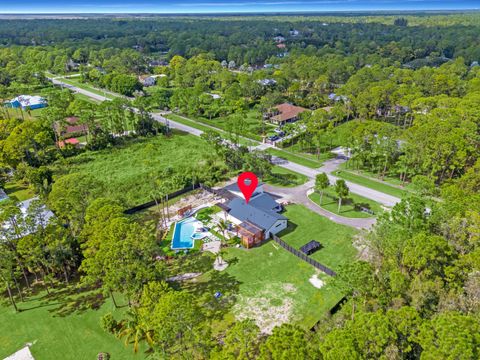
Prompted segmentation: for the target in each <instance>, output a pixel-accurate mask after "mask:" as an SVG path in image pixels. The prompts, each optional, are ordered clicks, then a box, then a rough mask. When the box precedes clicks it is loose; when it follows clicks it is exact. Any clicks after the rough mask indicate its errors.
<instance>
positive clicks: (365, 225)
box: [263, 180, 376, 229]
mask: <svg viewBox="0 0 480 360" xmlns="http://www.w3.org/2000/svg"><path fill="white" fill-rule="evenodd" d="M313 185H314V181H313V180H310V181H308V182H307V183H305V184H303V185H300V186H297V187H294V188H284V187H277V186H272V185H268V184H264V185H263V187H264V189H265V191H267V192H270V193H272V194H275V195H279V196H281V197H282V198H284V199H285V200H288V201H291V202H295V203H297V204H302V205H304V206H305V207H307V208H308V209H310V210H312V211H314V212H316V213H317V214H319V215H321V216H323V217H326V218H328V219H330V220H331V221H333V222H335V223H337V224H342V225H346V226H350V227H354V228H357V229H369V228H370V227H371V226H372V225H373V224H375V222H376V219H375V218H348V217H344V216H340V215H336V214H334V213H331V212H330V211H327V210H325V209H324V208H322V207H320V206H319V205H317V204H316V203H314V202H313V201H312V200H310V198H309V197H308V195H307V194H308V192H309V190H310V189H312V188H313Z"/></svg>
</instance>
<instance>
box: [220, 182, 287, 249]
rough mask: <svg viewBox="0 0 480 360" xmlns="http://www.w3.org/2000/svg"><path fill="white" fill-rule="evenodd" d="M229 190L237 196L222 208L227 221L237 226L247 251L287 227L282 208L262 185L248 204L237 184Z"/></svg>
mask: <svg viewBox="0 0 480 360" xmlns="http://www.w3.org/2000/svg"><path fill="white" fill-rule="evenodd" d="M227 189H228V191H230V192H231V193H232V194H233V195H235V196H234V197H233V198H231V199H230V200H229V201H227V202H226V203H224V204H222V206H221V208H222V209H223V210H224V211H225V213H226V216H227V220H228V221H230V222H232V223H233V224H235V226H236V229H237V233H238V235H239V236H240V238H241V240H242V244H243V245H244V246H245V247H246V248H247V249H248V248H251V247H253V246H255V245H258V244H260V243H261V242H262V241H263V240H265V239H268V238H270V237H271V236H272V235H276V234H278V233H279V232H280V231H282V230H284V229H285V228H286V227H287V225H288V219H287V218H286V217H285V216H283V215H282V214H280V212H281V211H282V210H283V208H282V206H281V205H280V204H279V203H277V202H276V201H275V199H274V198H273V197H272V195H270V194H268V193H266V192H264V191H263V186H262V184H260V185H259V186H257V188H256V189H255V191H254V193H253V195H252V197H251V198H250V201H249V202H248V204H247V203H246V201H245V199H243V197H242V196H239V190H238V187H237V185H236V184H235V185H231V186H230V187H227Z"/></svg>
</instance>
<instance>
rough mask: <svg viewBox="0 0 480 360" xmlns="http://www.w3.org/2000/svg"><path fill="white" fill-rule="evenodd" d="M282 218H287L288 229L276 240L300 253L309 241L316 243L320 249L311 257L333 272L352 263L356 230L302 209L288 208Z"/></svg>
mask: <svg viewBox="0 0 480 360" xmlns="http://www.w3.org/2000/svg"><path fill="white" fill-rule="evenodd" d="M283 215H285V216H286V217H287V218H288V228H287V229H285V230H284V231H282V232H281V233H280V234H279V235H278V236H280V237H281V238H282V239H283V240H284V241H286V242H287V243H288V244H290V245H291V246H293V247H294V248H297V249H300V248H301V247H302V246H303V245H305V244H306V243H307V242H309V241H310V240H316V241H318V242H319V243H320V244H322V246H323V248H322V249H320V250H318V251H317V252H315V253H313V254H312V255H311V257H312V258H313V259H315V260H317V261H319V262H320V263H322V264H323V265H326V266H328V267H329V268H331V269H332V270H334V271H337V270H338V267H339V265H342V264H345V263H348V262H350V261H352V260H353V259H354V257H355V254H356V252H357V251H356V250H355V248H354V247H353V245H352V237H353V236H354V235H355V234H356V230H355V229H353V228H350V227H348V226H344V225H339V224H336V223H334V222H332V221H330V220H328V219H327V218H324V217H323V216H320V215H318V214H316V213H314V212H313V211H311V210H309V209H307V208H306V207H304V206H302V205H288V206H287V207H286V211H285V213H283Z"/></svg>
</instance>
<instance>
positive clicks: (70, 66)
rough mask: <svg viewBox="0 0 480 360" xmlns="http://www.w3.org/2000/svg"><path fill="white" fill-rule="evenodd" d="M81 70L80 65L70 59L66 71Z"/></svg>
mask: <svg viewBox="0 0 480 360" xmlns="http://www.w3.org/2000/svg"><path fill="white" fill-rule="evenodd" d="M79 68H80V63H77V62H75V61H73V60H72V59H68V61H67V63H66V64H65V70H67V71H76V70H78V69H79Z"/></svg>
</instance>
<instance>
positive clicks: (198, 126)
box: [165, 114, 256, 146]
mask: <svg viewBox="0 0 480 360" xmlns="http://www.w3.org/2000/svg"><path fill="white" fill-rule="evenodd" d="M165 117H166V118H168V119H171V120H173V121H176V122H179V123H180V124H184V125H188V126H191V127H193V128H195V129H198V130H201V131H209V130H210V131H211V130H214V131H217V132H218V133H219V134H220V135H221V136H222V137H223V138H224V139H227V138H228V134H227V132H226V131H223V130H222V129H220V128H217V127H215V126H214V125H210V126H207V125H205V124H202V123H200V122H198V121H195V120H192V119H189V118H186V117H184V116H180V115H176V114H168V115H166V116H165ZM212 127H213V128H212ZM239 142H240V144H241V145H245V146H255V145H256V143H255V142H254V141H251V140H248V139H246V138H240V140H239Z"/></svg>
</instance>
